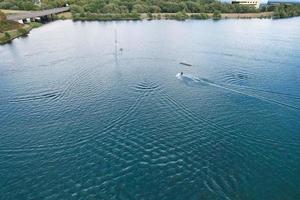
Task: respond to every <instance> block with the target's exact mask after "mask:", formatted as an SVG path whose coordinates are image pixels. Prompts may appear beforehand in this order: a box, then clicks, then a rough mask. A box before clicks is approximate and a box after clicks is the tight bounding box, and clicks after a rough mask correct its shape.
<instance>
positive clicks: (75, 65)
mask: <svg viewBox="0 0 300 200" xmlns="http://www.w3.org/2000/svg"><path fill="white" fill-rule="evenodd" d="M115 40H116V41H115ZM181 62H184V63H187V64H190V65H192V66H186V65H182V64H180V63H181ZM180 72H183V75H180V74H178V73H180ZM299 188H300V18H290V19H284V20H269V19H264V20H258V19H257V20H256V19H252V20H222V21H217V22H214V21H211V20H207V21H193V20H188V21H184V22H182V21H137V22H133V21H128V22H72V21H69V20H66V21H56V22H53V23H50V24H47V25H44V26H42V27H41V28H38V29H34V30H33V31H32V32H31V33H30V35H29V36H28V37H25V38H19V39H16V40H14V41H13V42H12V43H11V44H7V45H3V46H0V199H5V200H8V199H13V200H16V199H138V200H140V199H151V200H152V199H159V200H163V199H166V200H176V199H243V200H248V199H249V200H254V199H255V200H256V199H257V200H261V199H267V200H268V199H270V200H277V199H278V200H283V199H285V200H290V199H291V200H297V199H300V189H299Z"/></svg>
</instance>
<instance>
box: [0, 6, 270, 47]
mask: <svg viewBox="0 0 300 200" xmlns="http://www.w3.org/2000/svg"><path fill="white" fill-rule="evenodd" d="M1 11H2V12H3V13H5V14H6V15H11V14H16V13H24V12H28V11H19V10H1ZM116 15H117V14H116ZM177 15H178V13H151V14H149V13H142V14H139V16H138V18H132V19H131V18H126V19H123V18H120V17H119V18H116V19H114V18H113V17H114V15H113V14H110V15H109V14H108V15H106V14H102V15H97V16H98V17H99V18H95V19H89V18H79V19H75V18H74V16H73V15H72V13H71V12H65V13H60V14H57V15H56V19H60V20H64V19H71V20H76V21H117V20H166V19H170V20H177V18H176V16H177ZM105 16H110V17H112V19H109V18H108V19H106V18H105ZM203 16H204V17H203ZM273 17H274V12H258V13H221V14H220V16H219V19H254V18H259V19H264V18H273ZM102 18H103V19H102ZM188 19H196V20H205V19H214V16H213V13H184V18H183V19H179V20H188ZM219 19H218V20H219ZM37 24H39V23H31V24H25V25H23V27H22V28H23V29H24V30H25V31H23V32H22V31H21V32H20V30H19V31H18V29H12V30H8V31H5V32H0V44H5V43H9V42H11V41H12V40H14V39H15V38H18V37H21V36H24V35H27V34H28V33H29V32H30V31H31V29H33V28H36V27H38V26H40V25H41V24H39V25H37ZM7 36H9V37H7Z"/></svg>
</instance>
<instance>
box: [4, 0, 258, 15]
mask: <svg viewBox="0 0 300 200" xmlns="http://www.w3.org/2000/svg"><path fill="white" fill-rule="evenodd" d="M34 2H35V0H0V9H15V10H37V9H47V8H55V7H61V6H65V5H66V4H69V5H71V8H72V11H73V12H77V13H78V11H80V12H79V13H83V12H89V13H101V14H126V13H178V12H186V13H213V12H215V11H219V12H222V13H246V12H247V13H249V12H250V13H251V12H258V10H257V9H255V8H254V7H253V6H244V5H238V4H228V3H221V2H219V1H217V0H42V4H41V6H38V5H36V4H34Z"/></svg>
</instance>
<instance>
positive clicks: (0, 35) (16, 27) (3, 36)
mask: <svg viewBox="0 0 300 200" xmlns="http://www.w3.org/2000/svg"><path fill="white" fill-rule="evenodd" d="M41 25H42V24H41V23H38V22H31V23H29V24H19V23H18V22H14V21H8V20H6V16H5V14H4V13H3V12H1V11H0V45H1V44H6V43H9V42H11V41H12V40H13V39H15V38H18V37H22V36H23V37H24V36H26V35H28V33H29V32H30V31H31V30H32V29H33V28H38V27H40V26H41Z"/></svg>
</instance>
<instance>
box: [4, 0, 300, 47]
mask: <svg viewBox="0 0 300 200" xmlns="http://www.w3.org/2000/svg"><path fill="white" fill-rule="evenodd" d="M66 3H68V4H70V12H66V13H60V14H58V15H56V17H55V18H56V19H62V20H63V19H72V20H74V21H116V20H160V19H163V20H169V19H170V20H187V19H197V20H206V19H212V20H220V19H250V18H260V19H263V18H272V19H278V18H287V17H294V16H300V5H285V4H278V5H264V6H261V7H260V8H255V7H254V6H249V5H240V4H229V3H221V2H220V1H217V0H143V1H141V0H122V1H121V0H66V1H62V0H42V1H41V3H40V4H39V5H37V4H34V3H33V1H32V0H0V44H4V43H7V42H10V41H12V40H13V39H14V38H17V37H20V36H25V35H27V34H28V33H29V32H30V30H31V29H32V28H36V27H39V26H41V24H40V23H36V22H34V23H30V24H26V25H22V24H18V23H17V22H12V21H8V20H6V15H9V14H14V13H22V12H27V11H35V10H43V9H51V8H56V7H62V6H65V4H66ZM1 10H2V11H3V12H1Z"/></svg>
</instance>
